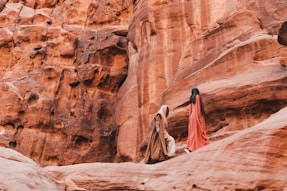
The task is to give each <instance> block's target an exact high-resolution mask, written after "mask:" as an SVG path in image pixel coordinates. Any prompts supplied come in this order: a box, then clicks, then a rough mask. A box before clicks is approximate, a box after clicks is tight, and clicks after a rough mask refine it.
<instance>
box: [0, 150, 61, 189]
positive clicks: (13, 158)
mask: <svg viewBox="0 0 287 191" xmlns="http://www.w3.org/2000/svg"><path fill="white" fill-rule="evenodd" d="M0 170H1V174H0V190H1V191H6V190H7V191H8V190H9V191H16V190H23V191H30V190H35V191H37V190H43V191H51V190H53V191H60V190H64V189H65V185H64V184H62V183H60V182H58V181H57V180H56V179H54V178H53V177H52V176H51V175H50V174H49V173H48V171H47V170H45V169H43V168H41V167H39V165H38V164H36V163H35V162H34V161H33V160H31V159H29V158H27V157H25V156H23V155H22V154H20V153H18V152H16V151H14V150H12V149H7V148H3V147H0Z"/></svg>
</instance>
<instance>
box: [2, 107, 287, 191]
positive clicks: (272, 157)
mask: <svg viewBox="0 0 287 191" xmlns="http://www.w3.org/2000/svg"><path fill="white" fill-rule="evenodd" d="M286 115H287V107H285V108H283V109H281V110H280V111H278V112H277V113H275V114H272V115H271V116H270V117H269V118H267V119H266V120H264V121H262V122H261V123H259V124H256V125H255V126H252V127H250V128H248V129H245V130H242V131H241V132H240V133H237V134H235V135H232V136H230V137H228V138H225V139H223V140H220V141H217V142H215V143H213V144H209V145H208V146H206V147H204V148H202V149H199V150H197V151H195V152H192V153H189V154H181V155H180V156H179V155H177V156H176V157H175V158H171V159H170V160H167V161H164V162H161V163H157V164H154V165H148V164H139V163H131V162H126V163H85V164H75V165H67V166H47V167H45V168H40V167H39V166H38V165H36V164H35V163H34V162H33V161H32V160H31V159H28V158H27V157H24V156H23V155H21V154H19V153H17V152H16V151H13V150H11V149H5V148H2V147H0V151H1V152H0V160H1V163H0V170H1V174H0V190H27V191H34V190H35V191H36V190H37V191H38V190H53V191H64V190H65V191H80V190H81V191H97V190H150V191H155V190H287V186H286V185H287V184H286V183H287V182H286V169H287V151H286V146H287V142H286V140H285V139H286V136H287V121H286Z"/></svg>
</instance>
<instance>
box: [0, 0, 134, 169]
mask: <svg viewBox="0 0 287 191" xmlns="http://www.w3.org/2000/svg"><path fill="white" fill-rule="evenodd" d="M132 8H133V6H132V2H131V1H129V0H121V1H116V0H111V1H106V0H101V1H93V0H88V1H87V0H85V1H84V0H69V1H64V0H60V1H59V0H58V1H56V0H41V1H34V0H27V1H20V0H18V1H17V0H14V1H11V0H10V1H1V4H0V11H1V12H0V27H1V28H0V32H1V36H0V91H1V93H0V100H1V102H0V132H1V133H0V145H1V146H5V147H10V148H13V149H15V150H17V151H19V152H21V153H22V154H24V155H25V156H28V157H30V158H32V159H33V160H34V161H36V162H38V163H40V164H42V165H65V164H74V163H81V162H93V161H109V162H112V161H113V160H114V158H115V154H116V141H115V140H116V139H115V137H116V134H117V126H116V124H115V120H114V118H113V113H114V108H115V102H116V96H117V92H118V90H119V87H120V86H121V85H122V83H123V82H124V80H125V78H126V76H127V71H128V57H127V53H126V47H127V38H126V36H127V30H128V22H129V18H130V15H131V14H132Z"/></svg>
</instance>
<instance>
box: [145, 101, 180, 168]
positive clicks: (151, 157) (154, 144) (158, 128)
mask: <svg viewBox="0 0 287 191" xmlns="http://www.w3.org/2000/svg"><path fill="white" fill-rule="evenodd" d="M167 108H168V107H167V105H163V106H162V107H161V108H160V110H159V111H158V112H157V113H156V115H155V117H154V118H153V120H152V133H151V137H150V140H149V142H148V146H147V150H146V155H145V162H146V163H154V162H159V161H163V160H166V159H168V158H170V157H173V156H175V141H174V138H173V137H172V136H170V135H169V134H168V132H167V131H166V128H167V126H168V123H167V116H166V111H167Z"/></svg>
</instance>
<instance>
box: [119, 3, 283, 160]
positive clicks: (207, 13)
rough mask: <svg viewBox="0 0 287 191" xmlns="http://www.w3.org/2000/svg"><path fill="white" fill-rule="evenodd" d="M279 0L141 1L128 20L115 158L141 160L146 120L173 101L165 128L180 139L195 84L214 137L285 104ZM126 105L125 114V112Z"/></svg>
mask: <svg viewBox="0 0 287 191" xmlns="http://www.w3.org/2000/svg"><path fill="white" fill-rule="evenodd" d="M286 18H287V6H286V1H284V0H276V1H274V0H272V1H271V0H266V1H259V0H258V1H257V0H253V1H233V0H232V1H230V0H226V1H222V0H193V1H156V0H154V1H153V0H149V1H143V0H138V1H136V2H135V11H134V14H133V16H132V19H131V23H130V25H129V33H128V38H129V46H128V48H129V51H128V52H129V61H130V62H129V66H130V68H132V69H130V70H129V76H128V77H127V79H126V82H125V83H124V85H123V86H122V87H121V89H120V91H119V96H118V101H117V107H116V119H117V124H118V125H119V127H120V128H119V137H118V140H119V143H118V156H119V158H120V160H122V161H125V160H126V159H129V160H134V161H137V160H141V159H142V157H143V153H144V151H145V147H146V145H147V139H148V137H149V130H150V126H149V124H150V121H151V119H152V116H153V114H154V113H155V112H156V111H157V109H158V108H159V107H160V105H161V104H168V105H169V107H170V111H171V112H170V117H169V118H168V121H169V129H168V130H169V132H170V133H171V135H172V136H174V137H175V138H176V141H177V145H182V144H184V143H185V140H186V136H187V124H188V107H187V105H188V100H189V96H190V93H191V89H192V87H198V88H199V90H200V91H201V93H202V98H203V102H204V104H205V110H206V112H207V118H206V122H207V130H208V136H209V139H210V140H211V142H213V141H216V140H219V139H222V138H224V137H227V136H229V135H231V134H234V133H236V132H238V131H240V130H242V129H246V128H249V127H251V126H253V125H255V124H257V123H258V122H260V121H262V120H263V119H265V118H267V117H268V116H270V114H272V113H274V112H276V111H278V110H279V109H280V108H283V107H285V106H286V104H287V101H286V99H285V95H286V81H287V78H286V76H287V70H286V61H287V57H286V56H287V54H286V52H287V51H286V50H287V49H286V48H285V47H283V46H282V45H280V44H279V43H278V41H277V34H278V31H279V29H280V27H281V25H282V23H283V22H284V21H285V20H286ZM123 108H124V111H125V112H124V114H123Z"/></svg>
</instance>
